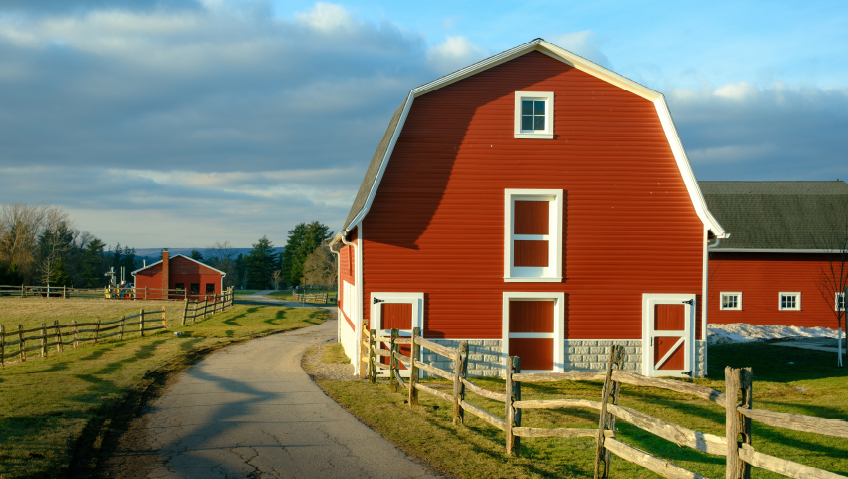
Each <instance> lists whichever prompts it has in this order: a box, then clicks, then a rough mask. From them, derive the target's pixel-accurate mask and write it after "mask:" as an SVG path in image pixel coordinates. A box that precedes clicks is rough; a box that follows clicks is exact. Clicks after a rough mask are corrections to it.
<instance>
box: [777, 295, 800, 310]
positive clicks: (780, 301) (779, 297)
mask: <svg viewBox="0 0 848 479" xmlns="http://www.w3.org/2000/svg"><path fill="white" fill-rule="evenodd" d="M791 295H794V296H795V307H794V308H784V307H783V296H791ZM777 309H778V310H780V311H801V293H800V292H798V291H789V292H786V291H783V292H780V293H777Z"/></svg>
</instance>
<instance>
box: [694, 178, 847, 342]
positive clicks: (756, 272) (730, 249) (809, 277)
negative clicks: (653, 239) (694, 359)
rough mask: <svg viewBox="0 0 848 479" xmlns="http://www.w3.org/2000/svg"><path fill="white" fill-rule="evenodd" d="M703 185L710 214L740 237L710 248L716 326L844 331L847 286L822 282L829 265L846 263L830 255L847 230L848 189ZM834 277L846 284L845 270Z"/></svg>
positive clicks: (803, 184)
mask: <svg viewBox="0 0 848 479" xmlns="http://www.w3.org/2000/svg"><path fill="white" fill-rule="evenodd" d="M700 186H701V190H702V191H703V192H704V198H705V199H706V201H707V205H708V206H709V208H710V211H711V212H712V213H713V214H714V215H715V217H716V218H717V219H718V220H719V221H720V222H721V224H722V226H724V227H726V228H727V229H728V231H732V232H733V233H732V234H731V235H730V237H729V238H726V239H722V240H719V241H717V242H716V243H715V244H714V245H712V246H710V273H709V278H710V279H709V281H710V289H709V309H708V311H709V317H710V322H711V323H714V324H731V323H747V324H759V325H787V326H806V327H810V326H825V327H828V328H836V317H835V315H834V311H835V309H836V308H837V307H841V308H843V310H844V299H843V298H842V294H840V293H839V292H838V291H839V290H840V289H841V288H840V287H838V286H836V287H834V281H827V279H828V278H827V277H822V267H823V266H824V267H825V269H826V270H827V271H829V268H828V267H827V263H828V262H831V261H832V262H835V264H834V265H835V266H836V268H835V271H838V270H839V268H838V263H839V261H840V259H839V258H838V257H837V255H833V254H829V252H831V251H832V246H833V242H832V241H830V240H831V239H832V236H833V235H834V233H836V231H835V228H836V227H837V226H838V225H840V224H841V225H842V227H843V228H845V220H846V218H848V184H845V183H844V182H842V181H750V182H749V181H702V182H700ZM844 234H845V233H844V231H843V233H842V235H843V236H842V237H843V239H844ZM842 274H843V275H848V270H843V272H842ZM831 279H837V281H836V283H837V284H838V283H839V282H838V273H837V275H836V276H833V277H832V278H831ZM822 280H825V283H824V284H823V283H822ZM826 283H830V284H829V285H828V284H826ZM842 284H843V285H844V284H845V280H843V281H842ZM823 287H825V289H824V290H823V289H822V288H823Z"/></svg>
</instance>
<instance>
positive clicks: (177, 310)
mask: <svg viewBox="0 0 848 479" xmlns="http://www.w3.org/2000/svg"><path fill="white" fill-rule="evenodd" d="M142 308H143V309H144V310H145V311H160V310H161V309H162V308H165V319H166V320H167V322H168V324H169V325H171V324H174V325H176V324H179V322H180V320H181V319H182V314H183V308H184V304H183V302H182V301H123V300H110V299H103V298H99V299H84V298H68V299H62V298H49V299H48V298H3V299H0V324H2V325H4V326H6V331H7V332H9V331H11V330H13V329H15V328H17V327H18V325H19V324H20V325H23V327H24V329H28V328H34V327H38V326H41V323H46V324H47V325H48V326H49V325H50V324H53V321H59V323H60V324H70V323H71V321H74V320H76V321H77V322H80V323H82V322H86V323H88V322H91V321H93V320H95V319H101V320H102V321H103V322H107V321H116V320H118V319H121V316H131V315H134V314H138V312H139V310H140V309H142Z"/></svg>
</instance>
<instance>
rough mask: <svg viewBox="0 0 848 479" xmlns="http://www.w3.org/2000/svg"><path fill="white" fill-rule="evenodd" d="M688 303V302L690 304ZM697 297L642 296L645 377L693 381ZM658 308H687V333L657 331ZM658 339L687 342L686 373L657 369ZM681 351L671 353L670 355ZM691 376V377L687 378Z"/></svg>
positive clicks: (684, 365)
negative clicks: (691, 378) (662, 305)
mask: <svg viewBox="0 0 848 479" xmlns="http://www.w3.org/2000/svg"><path fill="white" fill-rule="evenodd" d="M690 301H691V303H688V304H687V302H690ZM696 303H697V300H696V298H695V295H694V294H647V293H645V294H642V374H643V375H645V376H677V377H692V367H693V364H692V361H693V354H694V351H695V306H696ZM657 304H684V305H686V306H688V307H686V308H685V310H684V311H685V316H684V321H685V325H684V330H683V331H682V332H681V331H662V330H655V329H654V306H655V305H657ZM657 336H663V337H669V336H680V338H681V340H683V341H684V348H685V349H684V350H683V352H684V356H683V370H681V371H658V370H656V369H655V368H654V341H653V338H654V337H657ZM676 349H677V348H672V349H670V350H669V356H670V354H671V353H672V352H673V351H674V350H676ZM686 372H688V373H689V374H685V373H686Z"/></svg>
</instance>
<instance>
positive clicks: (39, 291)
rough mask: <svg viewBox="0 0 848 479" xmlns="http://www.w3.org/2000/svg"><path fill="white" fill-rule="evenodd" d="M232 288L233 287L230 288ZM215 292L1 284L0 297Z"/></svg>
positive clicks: (158, 296)
mask: <svg viewBox="0 0 848 479" xmlns="http://www.w3.org/2000/svg"><path fill="white" fill-rule="evenodd" d="M230 289H231V288H230ZM215 296H220V295H215V294H200V293H199V292H197V293H193V292H191V291H190V290H187V289H161V288H148V287H146V286H145V287H141V288H136V287H133V286H127V287H124V288H121V287H110V286H107V287H104V288H87V289H86V288H73V287H67V286H26V285H19V286H8V285H0V297H16V298H33V297H42V298H46V297H50V298H106V299H124V300H138V301H168V300H172V301H180V300H183V301H185V300H193V301H197V300H200V301H202V300H204V299H208V298H212V297H215Z"/></svg>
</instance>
